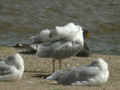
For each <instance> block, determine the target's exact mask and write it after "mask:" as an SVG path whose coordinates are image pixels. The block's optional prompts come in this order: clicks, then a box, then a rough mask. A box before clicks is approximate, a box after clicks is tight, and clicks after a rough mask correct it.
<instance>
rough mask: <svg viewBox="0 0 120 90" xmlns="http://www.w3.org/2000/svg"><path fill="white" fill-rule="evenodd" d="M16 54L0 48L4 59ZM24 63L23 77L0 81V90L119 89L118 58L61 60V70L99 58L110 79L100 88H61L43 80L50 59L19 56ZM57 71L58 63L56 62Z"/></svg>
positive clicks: (119, 62) (95, 56) (93, 57)
mask: <svg viewBox="0 0 120 90" xmlns="http://www.w3.org/2000/svg"><path fill="white" fill-rule="evenodd" d="M16 52H18V50H17V49H15V48H12V47H0V56H1V57H5V56H8V55H12V54H14V53H16ZM21 55H22V57H23V58H24V62H25V72H24V76H23V78H22V79H21V80H19V81H9V82H6V81H0V90H78V89H79V90H88V89H89V90H119V89H120V56H117V55H101V54H96V53H93V54H92V55H91V56H90V57H87V58H83V57H71V58H67V59H65V60H63V66H62V68H63V69H64V68H68V67H73V66H79V65H84V64H89V63H90V62H91V61H92V60H94V59H96V58H98V57H101V58H103V59H105V60H106V61H107V62H108V64H109V70H110V78H109V80H108V82H107V83H105V84H104V85H101V86H70V85H67V86H63V85H57V84H56V83H55V82H50V81H47V80H45V79H44V77H45V76H47V75H48V74H50V73H51V69H52V64H51V63H52V62H51V59H47V58H39V57H37V56H35V55H25V54H21ZM56 68H57V69H58V63H57V62H56Z"/></svg>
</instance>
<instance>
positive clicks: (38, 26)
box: [0, 0, 120, 55]
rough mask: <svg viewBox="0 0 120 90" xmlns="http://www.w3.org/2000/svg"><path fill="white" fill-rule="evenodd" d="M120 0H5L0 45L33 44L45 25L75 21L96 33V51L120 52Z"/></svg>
mask: <svg viewBox="0 0 120 90" xmlns="http://www.w3.org/2000/svg"><path fill="white" fill-rule="evenodd" d="M119 10H120V1H119V0H103V1H101V0H64V1H63V0H52V1H50V0H1V1H0V45H14V44H15V43H17V42H24V43H29V42H30V40H29V39H28V38H29V37H30V36H32V35H35V34H38V33H39V32H40V30H42V29H45V28H49V29H51V28H55V26H57V25H64V24H67V23H68V22H75V23H76V24H80V25H81V26H82V27H85V28H86V29H88V30H89V32H91V33H92V36H91V37H90V38H89V39H88V40H87V41H88V45H89V47H90V49H91V51H92V52H95V53H102V54H114V55H120V40H119V39H120V30H119V28H120V18H119V16H120V12H119Z"/></svg>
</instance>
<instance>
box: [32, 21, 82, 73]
mask: <svg viewBox="0 0 120 90" xmlns="http://www.w3.org/2000/svg"><path fill="white" fill-rule="evenodd" d="M50 37H51V38H50V40H49V41H46V42H43V43H40V44H33V45H31V47H32V48H34V49H35V50H36V51H37V52H36V55H37V56H39V57H45V58H53V72H54V71H55V61H56V60H55V59H57V60H58V61H59V69H61V63H62V59H64V58H68V57H70V56H75V55H76V54H77V53H78V52H79V51H80V50H82V48H83V46H84V37H83V30H82V27H81V26H79V25H75V24H74V23H69V24H67V25H65V26H57V27H56V29H55V30H53V31H52V32H51V33H50Z"/></svg>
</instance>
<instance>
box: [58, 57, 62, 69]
mask: <svg viewBox="0 0 120 90" xmlns="http://www.w3.org/2000/svg"><path fill="white" fill-rule="evenodd" d="M58 61H59V70H61V69H62V60H60V59H59V60H58Z"/></svg>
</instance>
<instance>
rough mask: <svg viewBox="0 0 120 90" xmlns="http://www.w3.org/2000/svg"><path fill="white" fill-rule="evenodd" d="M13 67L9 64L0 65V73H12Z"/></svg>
mask: <svg viewBox="0 0 120 90" xmlns="http://www.w3.org/2000/svg"><path fill="white" fill-rule="evenodd" d="M11 73H12V71H11V68H10V66H8V65H0V75H8V74H11Z"/></svg>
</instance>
